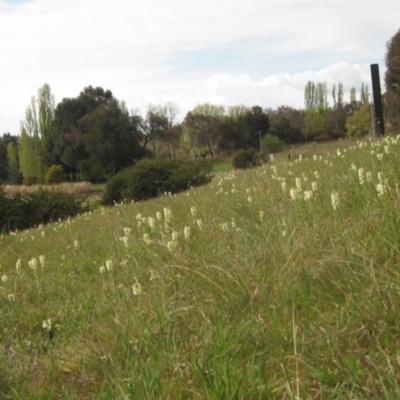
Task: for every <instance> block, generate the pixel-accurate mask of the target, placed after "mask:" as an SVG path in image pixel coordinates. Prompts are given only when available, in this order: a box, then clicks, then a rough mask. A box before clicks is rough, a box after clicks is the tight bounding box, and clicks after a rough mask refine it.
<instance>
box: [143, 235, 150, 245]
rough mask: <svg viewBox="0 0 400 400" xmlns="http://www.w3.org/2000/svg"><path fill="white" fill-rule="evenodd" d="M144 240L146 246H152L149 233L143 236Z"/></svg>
mask: <svg viewBox="0 0 400 400" xmlns="http://www.w3.org/2000/svg"><path fill="white" fill-rule="evenodd" d="M143 240H144V242H145V243H146V244H150V243H151V240H150V239H149V235H148V234H147V233H145V234H144V235H143Z"/></svg>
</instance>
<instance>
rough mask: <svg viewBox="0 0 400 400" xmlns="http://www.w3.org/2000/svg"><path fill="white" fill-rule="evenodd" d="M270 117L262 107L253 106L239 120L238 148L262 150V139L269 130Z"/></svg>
mask: <svg viewBox="0 0 400 400" xmlns="http://www.w3.org/2000/svg"><path fill="white" fill-rule="evenodd" d="M269 126H270V124H269V117H268V114H267V113H266V112H264V111H263V109H262V108H261V107H260V106H253V107H251V108H250V109H249V110H247V111H246V112H245V113H244V114H242V115H240V116H239V117H238V119H237V129H238V130H239V135H238V146H237V148H251V147H252V148H254V149H259V148H260V138H261V139H262V138H263V137H264V136H265V135H266V134H267V132H268V129H269Z"/></svg>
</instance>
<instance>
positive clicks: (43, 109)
mask: <svg viewBox="0 0 400 400" xmlns="http://www.w3.org/2000/svg"><path fill="white" fill-rule="evenodd" d="M54 105H55V102H54V96H53V95H52V94H51V89H50V86H49V85H48V84H45V85H43V86H42V87H41V88H40V89H39V90H38V97H37V98H36V97H35V96H33V97H32V98H31V103H30V105H29V106H28V108H27V109H26V112H25V119H24V120H23V121H21V143H20V147H19V160H20V169H21V173H22V175H23V177H24V179H25V180H29V181H30V182H34V181H40V180H42V179H43V178H44V175H45V172H46V169H47V168H48V167H49V166H50V163H51V129H52V124H53V120H54Z"/></svg>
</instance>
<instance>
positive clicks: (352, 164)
mask: <svg viewBox="0 0 400 400" xmlns="http://www.w3.org/2000/svg"><path fill="white" fill-rule="evenodd" d="M351 169H352V171H357V165H356V163H351Z"/></svg>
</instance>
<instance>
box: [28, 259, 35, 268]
mask: <svg viewBox="0 0 400 400" xmlns="http://www.w3.org/2000/svg"><path fill="white" fill-rule="evenodd" d="M28 265H29V268H31V269H33V270H34V271H36V270H37V259H36V258H32V260H29V261H28Z"/></svg>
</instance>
